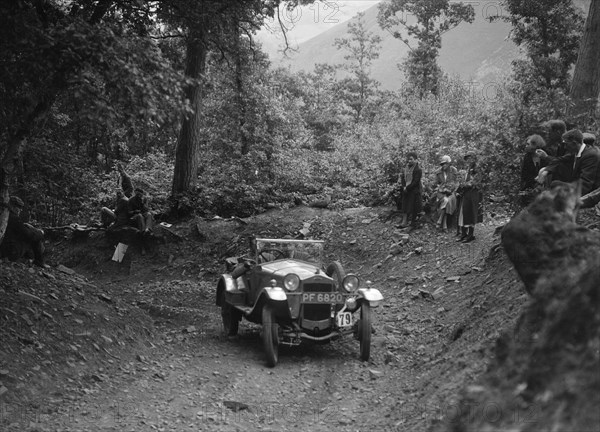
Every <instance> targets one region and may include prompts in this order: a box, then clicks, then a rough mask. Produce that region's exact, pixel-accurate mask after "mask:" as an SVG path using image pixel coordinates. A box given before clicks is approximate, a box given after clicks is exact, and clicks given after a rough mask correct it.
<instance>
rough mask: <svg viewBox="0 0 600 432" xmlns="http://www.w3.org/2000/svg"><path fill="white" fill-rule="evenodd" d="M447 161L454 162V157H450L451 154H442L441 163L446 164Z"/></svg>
mask: <svg viewBox="0 0 600 432" xmlns="http://www.w3.org/2000/svg"><path fill="white" fill-rule="evenodd" d="M445 163H452V159H450V156H448V155H444V156H442V158H441V159H440V165H444V164H445Z"/></svg>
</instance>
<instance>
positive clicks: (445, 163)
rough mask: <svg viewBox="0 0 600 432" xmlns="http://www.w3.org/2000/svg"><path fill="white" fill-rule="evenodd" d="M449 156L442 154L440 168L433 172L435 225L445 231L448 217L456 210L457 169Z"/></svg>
mask: <svg viewBox="0 0 600 432" xmlns="http://www.w3.org/2000/svg"><path fill="white" fill-rule="evenodd" d="M451 163H452V159H450V156H442V159H441V161H440V166H441V168H440V170H439V171H438V172H437V173H436V174H435V185H436V192H437V210H438V219H437V224H436V225H437V227H438V228H439V229H440V230H442V231H446V230H447V229H448V219H449V218H451V217H452V215H453V214H454V212H455V211H456V195H455V191H456V188H457V186H458V170H457V169H456V168H455V167H453V166H452V165H451Z"/></svg>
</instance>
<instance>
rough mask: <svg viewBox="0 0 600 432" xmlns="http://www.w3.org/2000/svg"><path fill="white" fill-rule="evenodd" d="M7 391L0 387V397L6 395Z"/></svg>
mask: <svg viewBox="0 0 600 432" xmlns="http://www.w3.org/2000/svg"><path fill="white" fill-rule="evenodd" d="M7 391H8V389H7V388H6V387H4V386H0V396H2V395H3V394H4V393H6V392H7Z"/></svg>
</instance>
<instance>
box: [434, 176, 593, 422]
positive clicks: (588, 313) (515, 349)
mask: <svg viewBox="0 0 600 432" xmlns="http://www.w3.org/2000/svg"><path fill="white" fill-rule="evenodd" d="M578 200H579V197H578V195H577V193H576V191H575V188H574V187H572V186H569V185H564V186H559V187H556V188H554V189H553V190H552V191H548V192H544V193H543V194H541V195H540V196H538V197H537V198H536V200H535V201H534V202H533V203H532V204H531V205H530V206H529V207H528V208H527V209H526V210H524V211H523V212H521V213H520V214H519V215H518V216H516V217H515V218H513V220H511V222H510V223H508V224H507V225H506V227H505V228H504V229H503V231H502V245H503V246H504V249H505V250H506V252H507V254H508V256H509V259H510V260H511V261H512V263H513V265H514V267H515V269H516V271H517V273H518V274H519V276H520V277H521V279H522V280H523V282H524V284H525V289H526V291H527V292H528V293H529V294H530V295H531V300H530V302H529V304H527V305H524V309H523V312H522V314H521V316H520V317H519V319H518V321H517V324H516V326H515V328H514V329H512V331H506V332H505V333H504V334H503V335H502V336H501V337H500V338H499V339H498V340H497V343H496V356H495V361H494V363H493V364H492V365H491V367H490V370H489V371H488V373H487V374H486V375H485V376H484V377H483V379H482V380H481V382H480V385H477V386H470V387H467V388H466V389H465V391H464V393H463V394H462V395H461V399H460V402H459V404H458V409H457V411H456V413H455V414H454V415H452V416H450V417H449V418H447V423H446V424H445V425H444V426H443V430H444V431H473V432H475V431H482V430H486V431H490V432H491V431H500V430H519V431H531V432H533V431H539V430H565V431H567V430H568V431H593V430H594V431H595V430H598V425H600V412H599V411H598V409H597V407H598V405H600V393H599V392H598V388H600V373H599V372H598V371H600V233H598V232H595V231H590V230H588V229H586V228H583V227H581V226H578V225H577V224H576V223H575V215H576V208H577V202H578Z"/></svg>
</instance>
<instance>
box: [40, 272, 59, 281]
mask: <svg viewBox="0 0 600 432" xmlns="http://www.w3.org/2000/svg"><path fill="white" fill-rule="evenodd" d="M42 276H44V277H46V278H48V279H52V280H56V276H54V275H53V274H52V273H48V272H46V271H43V272H42Z"/></svg>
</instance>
